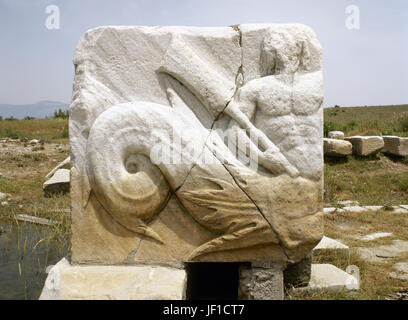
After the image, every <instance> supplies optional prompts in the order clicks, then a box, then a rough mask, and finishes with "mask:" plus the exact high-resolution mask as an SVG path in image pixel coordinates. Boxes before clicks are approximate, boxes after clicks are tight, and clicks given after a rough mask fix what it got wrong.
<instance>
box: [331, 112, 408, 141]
mask: <svg viewBox="0 0 408 320" xmlns="http://www.w3.org/2000/svg"><path fill="white" fill-rule="evenodd" d="M336 130H340V131H343V132H344V133H345V134H346V135H347V136H352V135H397V136H401V137H408V105H396V106H374V107H352V108H349V107H348V108H340V107H335V108H325V109H324V134H325V136H326V137H327V134H328V132H329V131H336Z"/></svg>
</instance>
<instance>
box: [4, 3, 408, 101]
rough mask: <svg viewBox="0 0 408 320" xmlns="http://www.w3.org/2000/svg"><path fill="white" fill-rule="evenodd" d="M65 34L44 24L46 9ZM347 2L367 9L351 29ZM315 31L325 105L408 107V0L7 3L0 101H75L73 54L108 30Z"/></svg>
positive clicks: (5, 7)
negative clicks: (274, 27) (89, 34)
mask: <svg viewBox="0 0 408 320" xmlns="http://www.w3.org/2000/svg"><path fill="white" fill-rule="evenodd" d="M49 4H55V5H57V6H58V7H59V9H60V19H61V20H60V23H61V25H60V29H59V30H48V29H47V28H46V26H45V20H46V18H47V16H48V15H47V14H46V12H45V10H46V7H47V5H49ZM348 5H357V6H358V8H359V9H360V29H359V30H349V29H347V28H346V25H345V21H346V18H347V17H348V16H349V15H348V14H346V7H347V6H348ZM265 22H272V23H290V22H298V23H304V24H307V25H309V26H311V27H312V28H313V29H314V30H315V32H316V34H317V36H318V38H319V40H320V42H321V43H322V46H323V71H324V86H325V101H324V106H333V105H334V104H339V105H342V106H353V105H383V104H403V103H408V0H388V1H385V0H376V1H372V0H353V1H345V0H307V1H305V0H286V1H274V0H246V1H243V0H200V1H198V0H150V1H149V0H134V1H131V0H115V1H114V0H111V1H108V0H106V1H102V0H60V1H58V0H54V1H51V0H0V46H1V47H0V104H1V103H10V104H28V103H34V102H37V101H39V100H58V101H63V102H67V103H69V102H70V100H71V93H72V80H73V76H74V67H73V64H72V57H73V52H74V49H75V46H76V44H77V42H78V40H79V38H80V37H81V35H82V34H83V33H85V32H86V30H88V29H90V28H94V27H97V26H101V25H194V26H228V25H233V24H239V23H265Z"/></svg>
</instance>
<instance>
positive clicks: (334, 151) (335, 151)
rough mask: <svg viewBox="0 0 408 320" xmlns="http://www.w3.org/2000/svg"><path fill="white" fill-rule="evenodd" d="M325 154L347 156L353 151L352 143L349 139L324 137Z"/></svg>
mask: <svg viewBox="0 0 408 320" xmlns="http://www.w3.org/2000/svg"><path fill="white" fill-rule="evenodd" d="M323 149H324V155H325V156H330V157H346V156H348V155H350V154H351V153H352V145H351V143H350V142H348V141H344V140H337V139H328V138H324V139H323Z"/></svg>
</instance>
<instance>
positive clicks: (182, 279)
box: [39, 258, 187, 300]
mask: <svg viewBox="0 0 408 320" xmlns="http://www.w3.org/2000/svg"><path fill="white" fill-rule="evenodd" d="M186 285H187V275H186V272H185V270H184V269H179V268H176V267H168V266H160V265H157V266H153V265H137V266H96V265H87V266H78V265H77V266H75V265H71V264H70V263H69V262H68V260H66V259H65V258H63V259H62V260H61V261H59V262H58V263H57V264H56V265H55V266H54V267H52V268H51V270H50V272H49V274H48V277H47V279H46V281H45V285H44V288H43V291H42V292H41V296H40V298H39V299H40V300H184V299H185V292H186Z"/></svg>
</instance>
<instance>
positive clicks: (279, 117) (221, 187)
mask: <svg viewBox="0 0 408 320" xmlns="http://www.w3.org/2000/svg"><path fill="white" fill-rule="evenodd" d="M74 64H75V79H74V86H73V99H72V104H71V107H70V120H69V129H70V130H69V131H70V145H71V154H70V161H71V212H72V238H71V243H72V246H71V248H72V249H71V251H72V252H71V253H72V255H71V256H72V263H73V264H74V265H75V264H109V265H115V264H117V265H119V264H128V265H129V264H130V265H132V264H138V263H140V262H143V263H156V262H159V263H168V262H172V263H174V262H200V261H209V262H211V261H214V262H215V261H217V262H228V261H263V260H268V261H281V262H282V261H283V262H286V261H289V262H296V261H299V260H301V259H303V258H304V257H306V256H307V255H308V254H309V253H310V251H311V250H312V249H313V247H314V246H315V245H316V244H317V243H318V242H319V241H320V239H321V237H322V235H323V226H322V212H323V206H322V191H323V185H322V182H323V175H322V173H323V150H322V119H323V118H322V107H321V106H322V101H323V81H322V70H321V68H322V67H321V66H322V63H321V47H320V44H319V41H318V40H317V38H316V36H315V34H314V32H313V31H312V30H311V29H310V28H308V27H306V26H304V25H300V24H286V25H278V24H262V25H238V26H231V27H217V28H201V27H200V28H199V27H139V26H129V27H112V26H110V27H99V28H96V29H92V30H89V31H88V32H87V33H86V34H85V35H84V36H83V37H82V38H81V39H80V41H79V43H78V46H77V49H76V51H75V56H74ZM230 142H232V143H231V144H230Z"/></svg>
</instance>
